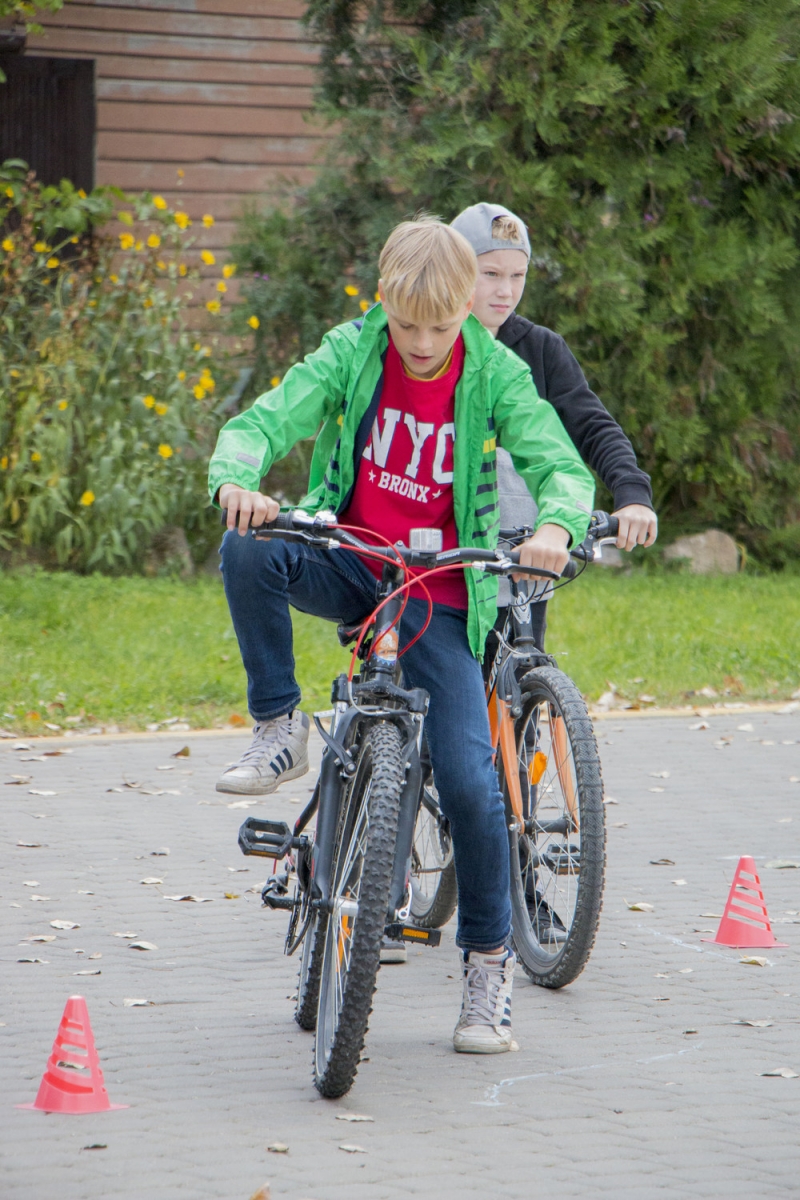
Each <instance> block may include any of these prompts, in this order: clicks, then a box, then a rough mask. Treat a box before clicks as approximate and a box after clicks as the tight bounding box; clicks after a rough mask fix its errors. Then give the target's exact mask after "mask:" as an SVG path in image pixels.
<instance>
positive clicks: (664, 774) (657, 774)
mask: <svg viewBox="0 0 800 1200" xmlns="http://www.w3.org/2000/svg"><path fill="white" fill-rule="evenodd" d="M650 778H651V779H669V771H651V772H650Z"/></svg>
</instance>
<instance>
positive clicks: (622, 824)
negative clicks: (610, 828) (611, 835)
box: [614, 821, 628, 829]
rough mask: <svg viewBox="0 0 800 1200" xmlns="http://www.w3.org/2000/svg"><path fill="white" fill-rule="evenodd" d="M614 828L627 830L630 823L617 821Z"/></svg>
mask: <svg viewBox="0 0 800 1200" xmlns="http://www.w3.org/2000/svg"><path fill="white" fill-rule="evenodd" d="M614 828H615V829H627V828H628V822H627V821H615V822H614Z"/></svg>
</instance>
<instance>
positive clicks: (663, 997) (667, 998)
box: [653, 996, 669, 1001]
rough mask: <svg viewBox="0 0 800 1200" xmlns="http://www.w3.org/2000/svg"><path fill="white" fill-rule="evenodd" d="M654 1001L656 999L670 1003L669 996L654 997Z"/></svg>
mask: <svg viewBox="0 0 800 1200" xmlns="http://www.w3.org/2000/svg"><path fill="white" fill-rule="evenodd" d="M653 999H654V1000H665V1001H668V1000H669V996H653Z"/></svg>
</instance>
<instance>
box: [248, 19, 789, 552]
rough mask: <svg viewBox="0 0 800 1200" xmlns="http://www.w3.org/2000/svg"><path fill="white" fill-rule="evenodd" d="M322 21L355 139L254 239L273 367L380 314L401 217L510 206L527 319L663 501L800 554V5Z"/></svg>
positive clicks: (328, 105)
mask: <svg viewBox="0 0 800 1200" xmlns="http://www.w3.org/2000/svg"><path fill="white" fill-rule="evenodd" d="M308 21H309V23H310V25H311V28H312V29H313V31H314V32H315V34H316V35H317V36H319V37H321V39H322V40H323V43H324V55H323V66H322V72H321V86H320V96H319V105H320V107H321V108H322V109H323V111H325V112H326V113H327V114H328V115H329V116H330V117H332V118H334V119H335V120H336V121H337V122H338V124H339V128H340V132H339V134H338V136H337V139H336V142H335V144H334V152H333V155H332V158H331V160H330V162H329V164H328V166H327V168H326V169H325V171H323V172H322V174H321V175H320V177H319V178H318V180H317V182H316V183H315V184H314V185H313V186H312V187H311V188H309V189H307V190H305V191H303V192H301V193H300V194H299V195H298V196H297V197H296V203H295V205H294V207H293V210H292V214H291V216H288V215H286V208H285V206H283V207H282V210H281V211H280V212H273V213H271V214H267V215H266V216H265V217H257V216H255V215H251V217H250V218H249V220H248V222H247V223H246V225H245V227H244V230H243V240H242V244H241V247H240V261H241V262H242V264H243V265H244V266H249V267H250V268H251V270H255V271H257V272H259V273H260V274H263V273H265V272H266V273H268V274H269V279H268V280H265V279H260V280H256V281H254V285H253V286H252V296H251V299H252V302H253V303H255V304H256V306H257V308H256V311H258V313H259V315H260V316H261V317H262V332H263V335H264V336H263V338H262V341H261V351H262V355H263V365H264V367H265V369H269V370H270V371H271V370H274V369H276V368H282V367H283V366H285V365H286V364H287V362H288V361H289V360H291V359H292V358H295V357H298V356H300V355H301V354H302V353H305V352H306V351H307V350H308V349H310V348H311V347H312V346H313V345H314V344H315V343H316V342H317V341H318V340H319V337H320V335H321V333H322V332H323V331H324V329H325V328H326V327H327V326H328V325H329V324H332V323H334V322H335V321H338V320H342V319H346V317H347V316H348V315H351V316H352V315H357V313H356V311H354V301H353V300H351V299H350V298H349V297H348V296H347V295H346V293H345V292H344V285H345V284H346V283H348V282H350V283H352V281H353V278H355V280H356V282H357V283H358V284H359V286H360V288H361V292H362V294H366V295H367V296H369V298H371V293H372V291H373V290H374V286H375V279H376V268H375V263H376V258H377V251H378V249H379V247H380V244H381V242H382V240H383V238H384V236H385V234H386V232H387V231H388V229H389V228H390V227H391V226H392V224H394V223H395V221H396V220H398V219H401V218H403V217H405V216H407V215H409V214H410V213H412V212H414V211H415V210H419V209H428V210H431V211H434V212H438V213H440V214H441V215H442V216H443V217H445V218H446V219H451V218H452V217H453V216H454V215H455V214H456V213H457V212H458V211H459V210H460V209H461V208H462V207H463V206H465V205H467V204H472V203H475V202H476V201H478V200H481V199H486V200H491V201H494V202H498V203H503V204H506V205H508V206H509V207H510V208H512V209H514V210H515V211H516V212H518V213H519V214H520V215H521V216H522V217H523V218H524V220H525V221H526V223H527V224H528V227H529V230H530V235H531V241H532V244H533V248H534V258H533V263H532V267H531V271H530V274H529V282H528V288H527V291H526V295H525V297H524V300H523V305H522V308H521V311H523V312H524V314H525V315H527V316H529V317H531V318H532V319H533V320H536V321H538V322H540V323H542V324H546V325H549V326H550V327H551V328H554V329H556V330H558V332H560V333H562V334H563V335H564V336H565V337H566V339H567V341H568V342H569V344H570V345H571V347H572V348H573V350H574V351H575V353H576V354H577V356H578V358H579V360H580V361H581V363H582V365H583V367H584V369H585V371H586V373H587V375H588V376H589V378H590V381H591V382H592V383H593V385H594V386H595V387H596V389H597V390H598V392H599V394H600V395H601V397H602V398H603V400H604V401H605V403H606V404H607V405H608V407H609V408H610V409H611V410H612V412H614V414H615V416H617V418H618V419H619V420H620V422H621V423H622V425H623V426H624V428H625V429H626V430H627V432H628V433H629V435H630V436H631V438H632V440H633V441H634V443H635V445H636V448H637V450H638V452H639V454H640V456H641V460H642V463H643V465H644V466H645V467H646V469H648V470H649V471H650V472H651V473H652V475H653V480H654V487H655V496H656V503H657V506H658V508H659V510H660V511H661V512H662V513H663V514H664V515H666V516H667V517H669V518H671V519H672V520H673V522H674V523H675V524H683V525H687V526H688V525H692V524H694V525H707V524H709V523H714V524H719V525H722V526H723V527H724V528H727V529H729V530H730V531H731V532H733V533H735V534H737V535H739V536H742V537H744V538H746V539H747V540H748V541H749V543H750V544H751V545H752V546H753V547H754V548H757V549H758V548H761V549H762V550H763V551H764V552H765V553H766V554H772V555H773V558H775V559H777V560H781V559H787V558H791V557H792V556H793V554H794V555H796V554H797V550H798V548H800V537H798V536H797V535H798V534H800V523H798V522H800V501H799V500H798V493H799V492H800V488H799V486H798V485H800V462H799V461H798V446H799V437H798V435H799V434H800V405H799V404H798V365H799V364H798V358H799V352H800V341H799V339H798V332H797V331H798V319H799V318H800V289H798V282H799V280H800V263H799V262H798V205H797V199H798V183H797V175H798V168H799V167H800V123H799V122H798V116H800V3H798V0H704V3H702V4H697V3H696V2H695V0H494V2H484V3H466V2H462V3H458V2H457V0H451V2H450V3H447V4H423V3H420V2H419V0H397V2H396V3H395V4H394V5H393V6H391V7H390V6H388V5H386V4H383V3H381V2H380V0H372V2H368V3H366V4H364V3H361V4H359V5H355V4H354V3H351V2H349V0H314V2H312V3H311V5H310V6H309V13H308ZM250 311H252V309H251V310H250ZM778 528H780V532H777V533H776V532H775V531H776V529H778ZM792 547H794V550H792Z"/></svg>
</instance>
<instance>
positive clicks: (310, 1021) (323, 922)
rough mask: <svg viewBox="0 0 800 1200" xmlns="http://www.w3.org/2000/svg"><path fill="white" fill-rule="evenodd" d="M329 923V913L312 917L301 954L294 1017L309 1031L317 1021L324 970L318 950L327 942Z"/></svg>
mask: <svg viewBox="0 0 800 1200" xmlns="http://www.w3.org/2000/svg"><path fill="white" fill-rule="evenodd" d="M327 923H328V914H327V913H322V914H320V915H319V916H315V917H312V918H311V923H310V925H309V927H308V929H307V931H306V936H305V937H304V938H303V946H302V950H301V954H300V969H299V971H298V978H297V1002H296V1004H295V1009H294V1019H295V1021H297V1024H298V1025H299V1026H300V1028H301V1029H305V1030H306V1031H308V1032H310V1031H311V1030H313V1029H314V1027H315V1026H316V1023H317V1008H318V1007H319V980H320V973H321V971H322V955H321V954H319V953H318V950H319V949H320V948H321V947H322V946H323V945H324V943H325V927H326V926H327Z"/></svg>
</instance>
